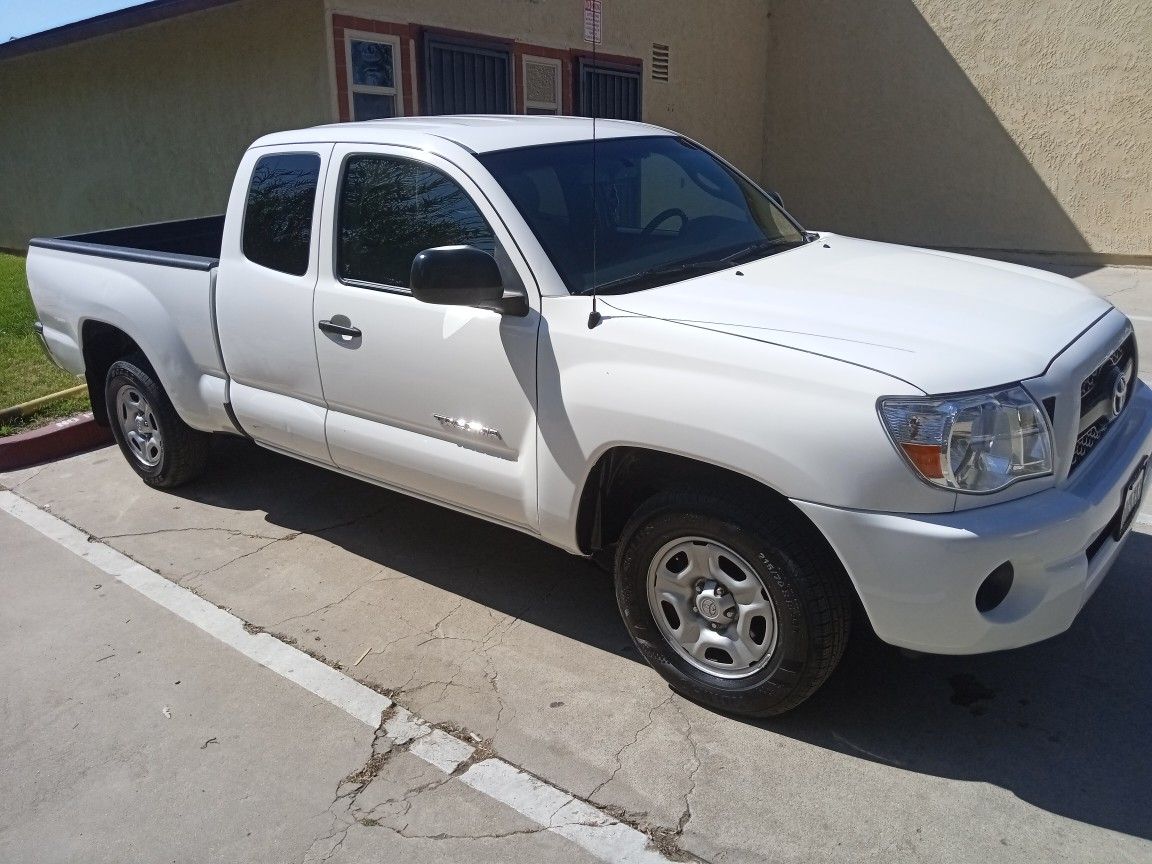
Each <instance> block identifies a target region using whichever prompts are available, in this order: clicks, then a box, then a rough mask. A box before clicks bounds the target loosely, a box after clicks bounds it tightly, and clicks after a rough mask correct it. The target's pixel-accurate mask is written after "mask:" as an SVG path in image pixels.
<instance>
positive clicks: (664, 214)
mask: <svg viewBox="0 0 1152 864" xmlns="http://www.w3.org/2000/svg"><path fill="white" fill-rule="evenodd" d="M673 216H679V217H680V231H683V230H684V226H685V225H687V224H688V214H687V213H685V212H684V211H683V210H681V209H680V208H679V207H669V208H668V209H667V210H661V211H660V212H659V213H657V214H656V215H655V216H653V217H652V218H651V219H650V220H649V221H648V224H647V225H645V226H644V230H643V231H641V232H640V236H641V237H647V236H648V235H649V234H651V233H652V232H653V231H655V230H656V228H657V227H658V226H659V225H661V224H662V223H664V222H667V221H668V220H669V219H671V218H672V217H673ZM677 233H679V232H677Z"/></svg>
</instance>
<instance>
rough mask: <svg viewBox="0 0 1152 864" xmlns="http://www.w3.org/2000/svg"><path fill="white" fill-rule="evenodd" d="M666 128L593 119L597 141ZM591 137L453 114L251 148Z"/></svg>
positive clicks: (339, 129) (563, 127)
mask: <svg viewBox="0 0 1152 864" xmlns="http://www.w3.org/2000/svg"><path fill="white" fill-rule="evenodd" d="M674 134H676V133H674V132H671V131H670V130H668V129H664V128H662V127H660V126H652V125H650V124H648V123H634V122H631V121H628V120H597V121H596V137H597V138H598V139H604V138H634V137H639V136H642V135H674ZM591 138H592V120H591V119H590V118H588V117H555V116H548V117H541V116H524V115H502V114H475V115H468V114H456V115H445V116H439V117H397V118H393V119H389V120H363V121H360V122H356V123H331V124H328V125H325V126H313V127H311V128H308V129H295V130H290V131H286V132H274V133H272V134H270V135H265V136H263V137H262V138H259V139H257V140H256V141H255V142H254V143H253V144H252V146H253V147H272V146H282V145H285V144H303V143H314V142H317V143H337V144H340V143H349V144H353V143H354V144H401V145H409V146H417V147H425V148H428V147H430V146H434V145H435V144H436V143H438V142H441V141H450V142H452V143H453V144H456V145H457V146H459V147H463V148H464V149H465V150H469V151H471V152H473V153H490V152H492V151H494V150H511V149H513V148H516V147H533V146H536V145H539V144H561V143H565V142H569V141H587V140H590V139H591Z"/></svg>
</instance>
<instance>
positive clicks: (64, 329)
mask: <svg viewBox="0 0 1152 864" xmlns="http://www.w3.org/2000/svg"><path fill="white" fill-rule="evenodd" d="M223 231H224V217H223V216H208V217H202V218H199V219H181V220H178V221H173V222H158V223H155V224H151V225H137V226H133V227H129V228H115V229H112V230H108V231H92V232H89V233H87V234H73V235H71V236H68V237H51V238H36V239H33V240H31V241H29V244H28V245H29V247H30V248H29V249H28V259H27V270H28V288H29V291H30V292H31V294H32V299H33V301H34V302H35V303H36V309H37V311H38V313H39V316H40V327H41V336H42V337H43V339H44V341H45V343H46V344H47V345H48V347H49V348H50V350H51V351H52V355H53V356H54V357H55V358H56V360H57V362H59V363H60V364H61V365H62V366H63V367H64V368H65V369H67V370H68V371H70V372H74V373H76V374H82V373H83V374H87V371H88V370H87V363H86V359H85V356H84V349H83V347H82V346H84V345H85V344H88V345H92V344H95V342H94V340H96V341H98V339H97V337H96V336H95V335H94V334H95V333H100V332H103V333H108V332H116V331H118V332H119V333H120V334H122V336H123V337H127V338H128V339H130V340H131V341H132V342H134V343H135V344H136V345H137V346H139V348H140V350H141V351H142V352H143V353H144V355H145V356H146V357H147V358H148V359H149V361H150V362H151V364H152V366H153V368H154V371H155V372H156V374H157V375H158V376H159V378H160V383H161V384H162V385H163V386H164V389H165V390H166V391H167V393H168V397H169V398H170V399H171V400H172V403H173V405H175V406H176V410H177V411H178V412H179V413H180V416H181V417H183V418H184V420H185V422H186V423H188V424H189V425H191V426H193V427H194V428H197V429H203V430H205V431H218V430H219V431H229V430H231V431H235V427H233V426H232V423H231V421H230V420H229V418H228V416H227V412H226V410H225V408H224V403H225V402H226V401H227V392H226V391H227V386H226V380H227V377H226V374H225V371H224V361H223V358H222V357H221V355H220V351H219V347H218V346H217V344H216V322H215V318H214V313H213V304H214V302H215V285H216V266H217V264H218V263H219V257H220V249H221V245H222V241H223ZM86 334H87V338H86ZM117 338H122V337H117ZM101 375H102V373H100V374H99V375H98V376H97V379H95V380H90V381H89V387H90V388H97V389H96V392H95V394H94V395H93V406H94V407H97V410H99V405H100V404H101V403H102V395H103V394H102V392H101V391H100V389H99V388H101V386H102V384H103V381H102V380H100V376H101Z"/></svg>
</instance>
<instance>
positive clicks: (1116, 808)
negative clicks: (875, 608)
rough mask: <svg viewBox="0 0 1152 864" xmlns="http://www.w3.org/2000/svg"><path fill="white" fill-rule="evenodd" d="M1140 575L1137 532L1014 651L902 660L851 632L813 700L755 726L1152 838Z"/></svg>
mask: <svg viewBox="0 0 1152 864" xmlns="http://www.w3.org/2000/svg"><path fill="white" fill-rule="evenodd" d="M1150 575H1152V536H1150V535H1147V534H1140V533H1133V534H1132V535H1131V536H1130V537H1129V539H1128V542H1127V545H1126V547H1125V549H1124V551H1123V554H1122V556H1121V558H1120V560H1119V561H1118V563H1117V564H1116V566H1115V567H1114V569H1113V571H1112V572H1111V574H1109V576H1108V578H1107V579H1105V580H1104V582H1103V584H1102V585H1101V586H1100V588H1099V589H1098V591H1097V592H1096V594H1095V596H1094V597H1093V598H1092V600H1091V602H1089V604H1088V605H1087V607H1085V609H1084V611H1083V612H1082V613H1081V615H1080V617H1079V618H1078V619H1077V620H1076V622H1075V623H1074V624H1073V626H1072V627H1071V629H1070V630H1069V631H1068V632H1066V633H1064V634H1062V635H1060V636H1057V637H1056V638H1054V639H1050V640H1048V641H1046V642H1042V643H1040V644H1037V645H1033V646H1030V647H1027V648H1022V649H1018V650H1015V651H1007V652H1001V653H998V654H984V655H977V656H972V657H944V656H933V655H923V656H919V657H911V656H905V655H903V654H902V653H901V652H899V651H897V650H895V649H893V648H891V647H890V646H887V645H884V644H882V643H880V642H879V641H878V640H877V639H875V637H870V636H869V637H863V638H856V639H854V640H853V644H851V645H850V647H849V651H848V652H847V654H846V655H845V658H844V661H843V662H842V664H841V666H840V668H839V669H838V670H837V672H836V674H835V675H834V676H833V677H832V678H831V679H830V680H829V682H828V683H827V685H825V687H824V688H823V689H822V690H821V691H820V692H819V693H817V695H816V696H815V697H814V698H813V699H812V700H810V701H809V702H808V703H806V704H805V705H802V706H801V707H800V708H798V709H797V710H796V711H795V712H793V713H791V714H789V715H787V716H785V717H781V718H777V719H774V720H772V721H770V722H761V723H757V724H755V725H757V726H759V727H761V728H764V729H768V730H771V731H772V732H774V733H776V734H780V735H787V736H789V737H792V738H795V739H797V740H800V741H805V742H807V743H809V744H814V745H816V746H819V747H824V748H827V749H829V750H836V751H839V752H841V753H845V754H848V755H851V756H855V757H858V758H861V759H867V760H870V761H874V762H880V763H883V764H887V765H893V766H896V767H898V768H901V769H903V770H906V771H915V772H918V773H922V774H931V775H935V776H938V777H946V778H950V779H954V780H965V781H971V782H979V783H989V784H992V785H995V786H999V787H1001V788H1003V789H1008V790H1010V791H1011V792H1013V793H1014V794H1015V795H1016V796H1017V797H1019V798H1020V799H1022V800H1024V801H1027V802H1029V803H1031V804H1034V805H1035V806H1037V807H1041V808H1043V809H1045V810H1048V811H1050V812H1052V813H1058V814H1060V815H1062V816H1066V817H1067V818H1069V819H1075V820H1077V821H1080V822H1086V823H1090V824H1093V825H1098V826H1100V827H1103V828H1108V829H1110V830H1113V831H1119V832H1122V833H1125V834H1130V835H1133V836H1137V837H1143V838H1145V839H1152V807H1150V806H1149V797H1148V796H1149V792H1148V790H1149V789H1150V788H1152V755H1150V753H1152V751H1150V750H1149V743H1148V742H1149V736H1150V734H1152V674H1149V668H1152V636H1150V632H1149V627H1148V619H1147V616H1148V610H1149V609H1152V579H1149V576H1150Z"/></svg>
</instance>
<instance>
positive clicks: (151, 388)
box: [104, 355, 209, 489]
mask: <svg viewBox="0 0 1152 864" xmlns="http://www.w3.org/2000/svg"><path fill="white" fill-rule="evenodd" d="M104 399H105V403H106V404H107V406H108V420H109V422H110V424H111V426H112V435H113V437H115V438H116V443H117V444H119V445H120V451H121V452H122V453H123V454H124V458H125V459H127V460H128V464H129V465H131V466H132V469H133V470H134V471H135V472H136V473H137V474H139V475H140V477H141V478H142V479H143V480H144V482H145V483H147V484H148V485H149V486H154V487H156V488H157V489H171V488H173V487H175V486H179V485H181V484H183V483H187V482H188V481H189V480H192V479H195V478H196V477H198V476H200V474H202V473H203V472H204V468H205V467H206V465H207V463H208V439H209V436H208V435H207V433H204V432H200V431H198V430H196V429H193V428H192V427H191V426H189V425H188V424H187V423H185V422H184V421H183V420H181V419H180V415H179V414H177V413H176V409H175V408H173V407H172V401H171V400H170V399H169V398H168V394H167V393H165V392H164V388H163V387H161V386H160V383H159V382H158V381H157V380H156V377H155V373H154V372H153V371H152V368H151V367H150V366H149V365H148V361H147V360H145V359H144V357H143V356H141V355H133V356H131V357H126V358H124V359H123V360H117V361H116V362H115V363H113V364H112V366H111V367H110V368H109V369H108V375H107V376H106V377H105V379H104Z"/></svg>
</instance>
